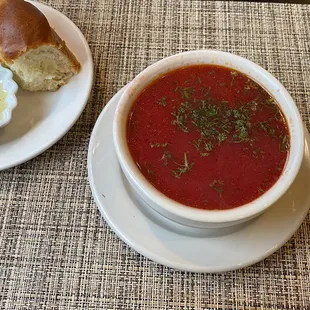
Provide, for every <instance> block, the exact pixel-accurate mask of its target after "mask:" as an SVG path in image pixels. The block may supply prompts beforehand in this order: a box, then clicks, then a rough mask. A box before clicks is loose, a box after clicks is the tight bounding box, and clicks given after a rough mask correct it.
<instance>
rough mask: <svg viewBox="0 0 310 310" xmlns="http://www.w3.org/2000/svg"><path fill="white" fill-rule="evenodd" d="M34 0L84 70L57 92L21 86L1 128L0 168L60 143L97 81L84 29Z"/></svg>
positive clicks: (33, 155)
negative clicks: (22, 87)
mask: <svg viewBox="0 0 310 310" xmlns="http://www.w3.org/2000/svg"><path fill="white" fill-rule="evenodd" d="M29 2H31V1H29ZM31 3H32V4H34V5H35V6H36V7H38V9H40V10H41V11H42V12H43V14H44V15H45V16H46V17H47V19H48V21H49V23H50V25H51V27H53V28H55V30H56V32H57V33H58V34H59V36H60V37H61V38H62V39H64V40H65V41H66V43H67V45H68V46H69V48H70V49H71V50H72V52H73V53H74V54H75V55H76V57H77V59H78V60H79V62H80V63H81V65H82V70H81V72H80V73H79V74H78V75H76V76H74V77H73V78H72V79H71V80H70V81H69V83H68V84H67V85H65V86H63V87H61V88H60V89H59V90H58V91H57V92H27V91H23V90H21V89H19V91H18V93H17V100H18V103H17V106H16V108H15V110H14V111H13V114H12V120H11V122H10V123H9V124H8V125H7V126H5V127H3V128H0V170H4V169H7V168H10V167H13V166H16V165H18V164H21V163H23V162H25V161H27V160H29V159H31V158H33V157H35V156H37V155H38V154H40V153H42V152H43V151H45V150H46V149H48V148H49V147H51V146H52V145H53V144H54V143H56V142H57V141H58V140H59V139H60V138H61V137H62V136H63V135H64V134H65V133H66V132H67V131H68V130H69V129H70V128H71V127H72V125H73V124H74V123H75V122H76V121H77V119H78V117H79V116H80V114H81V113H82V111H83V110H84V107H85V105H86V103H87V100H88V97H89V94H90V91H91V87H92V83H93V61H92V57H91V53H90V50H89V47H88V44H87V42H86V40H85V38H84V36H83V34H82V33H81V31H80V30H79V29H78V28H77V26H75V25H74V24H73V22H71V21H70V20H69V19H68V18H67V17H65V16H64V15H62V14H61V13H60V12H58V11H56V10H54V9H53V8H51V7H48V6H46V5H43V4H40V3H37V2H31Z"/></svg>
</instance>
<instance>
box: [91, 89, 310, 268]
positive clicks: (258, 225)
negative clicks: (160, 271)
mask: <svg viewBox="0 0 310 310" xmlns="http://www.w3.org/2000/svg"><path fill="white" fill-rule="evenodd" d="M123 92H124V89H122V90H120V91H119V92H118V93H117V94H116V95H115V96H114V97H113V98H112V99H111V100H110V102H109V103H108V104H107V105H106V106H105V108H104V109H103V111H102V113H101V114H100V116H99V118H98V120H97V122H96V125H95V127H94V130H93V132H92V135H91V139H90V143H89V149H88V177H89V183H90V187H91V190H92V194H93V197H94V200H95V202H96V204H97V206H98V209H99V211H100V212H101V214H102V216H103V217H104V219H105V221H106V222H107V224H108V225H109V226H110V227H111V228H112V229H113V231H114V232H115V233H116V234H117V235H118V236H119V237H120V238H121V239H122V240H123V241H124V242H126V243H127V244H128V245H129V246H130V247H132V248H133V249H134V250H136V251H137V252H139V253H140V254H142V255H144V256H146V257H148V258H149V259H151V260H153V261H155V262H157V263H160V264H163V265H165V266H169V267H172V268H177V269H180V270H185V271H191V272H223V271H230V270H235V269H239V268H243V267H246V266H249V265H252V264H255V263H256V262H258V261H260V260H262V259H264V258H265V257H267V256H269V255H271V254H272V253H274V252H275V251H277V250H278V249H279V248H280V247H281V246H282V245H283V244H284V243H285V242H286V241H287V240H289V239H290V238H291V237H292V235H293V234H294V233H295V232H296V230H297V229H298V227H299V226H300V224H301V223H302V221H303V220H304V218H305V217H306V216H307V213H308V210H309V206H310V192H309V190H308V187H307V186H305V184H309V182H310V153H309V145H310V136H309V133H307V131H306V134H305V137H306V144H305V151H304V159H303V163H302V166H301V168H300V170H299V173H298V175H297V177H296V179H295V181H294V182H293V184H292V185H291V187H290V188H289V189H288V190H287V192H286V193H285V194H284V195H283V196H282V197H281V198H280V199H279V200H278V201H277V202H276V203H274V204H273V205H272V207H270V208H268V210H267V211H266V212H264V213H263V214H262V215H261V216H258V217H257V218H255V219H253V220H251V221H248V222H246V223H242V224H240V225H236V226H231V227H227V228H219V229H208V228H193V227H189V226H185V225H182V224H178V223H176V222H173V221H170V220H169V219H167V218H165V217H163V216H161V215H160V214H159V213H157V212H156V211H154V210H153V209H152V208H150V207H148V206H145V205H144V204H142V203H141V202H140V201H139V200H138V199H137V198H138V197H137V195H135V194H134V192H133V190H132V188H131V186H129V184H128V182H127V179H126V178H125V176H124V174H123V172H122V169H121V168H120V166H119V163H118V159H117V156H116V152H115V148H114V146H113V135H112V123H113V115H114V112H115V108H116V106H117V104H118V102H119V100H120V97H121V95H122V94H123ZM103 225H104V224H103ZM253 245H254V246H253ZM285 252H286V251H283V252H282V254H281V253H279V254H276V256H274V258H273V259H272V261H274V260H277V261H278V260H281V259H283V257H282V256H281V255H283V253H285ZM269 263H270V261H269Z"/></svg>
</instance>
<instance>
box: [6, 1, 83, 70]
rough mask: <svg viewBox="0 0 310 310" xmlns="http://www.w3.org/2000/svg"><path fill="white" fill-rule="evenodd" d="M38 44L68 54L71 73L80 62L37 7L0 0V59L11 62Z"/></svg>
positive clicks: (25, 3) (78, 66)
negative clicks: (71, 67) (71, 68)
mask: <svg viewBox="0 0 310 310" xmlns="http://www.w3.org/2000/svg"><path fill="white" fill-rule="evenodd" d="M40 46H53V47H55V48H57V49H59V50H60V51H61V52H62V53H63V54H65V55H66V56H67V57H68V59H69V60H70V62H71V63H72V66H73V68H74V70H75V73H78V72H79V71H80V67H81V65H80V63H79V62H78V61H77V59H76V58H75V56H74V55H73V54H72V52H71V51H70V50H69V49H68V48H67V46H66V43H65V42H64V41H63V40H61V39H60V37H59V36H58V35H57V33H56V32H55V31H54V30H53V29H52V28H51V27H50V25H49V23H48V21H47V19H46V17H45V16H44V14H43V13H41V11H40V10H38V9H37V8H36V7H35V6H34V5H32V4H31V3H29V2H25V1H24V0H0V62H1V63H4V64H12V63H13V62H14V60H15V59H17V58H19V57H20V56H22V55H23V54H24V53H26V52H27V51H29V50H31V49H36V48H38V47H40Z"/></svg>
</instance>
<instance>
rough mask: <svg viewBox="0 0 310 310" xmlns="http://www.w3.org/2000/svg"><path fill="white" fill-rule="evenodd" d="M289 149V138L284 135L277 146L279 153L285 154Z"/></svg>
mask: <svg viewBox="0 0 310 310" xmlns="http://www.w3.org/2000/svg"><path fill="white" fill-rule="evenodd" d="M289 147H290V142H289V138H288V136H287V135H284V136H283V138H282V140H281V141H280V145H279V149H280V152H287V150H288V149H289Z"/></svg>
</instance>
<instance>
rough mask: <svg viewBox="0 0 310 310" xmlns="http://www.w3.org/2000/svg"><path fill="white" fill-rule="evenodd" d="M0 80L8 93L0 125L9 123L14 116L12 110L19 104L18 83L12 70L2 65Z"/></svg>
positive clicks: (0, 67)
mask: <svg viewBox="0 0 310 310" xmlns="http://www.w3.org/2000/svg"><path fill="white" fill-rule="evenodd" d="M0 82H1V84H2V88H3V91H4V92H5V93H6V97H5V102H4V104H5V107H4V110H3V111H2V117H1V113H0V127H3V126H5V125H7V124H8V123H9V122H10V120H11V117H12V110H13V109H14V108H15V107H16V105H17V99H16V96H15V94H16V92H17V89H18V86H17V84H16V83H15V82H14V81H13V75H12V72H11V71H10V70H8V69H6V68H3V67H2V66H0Z"/></svg>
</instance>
